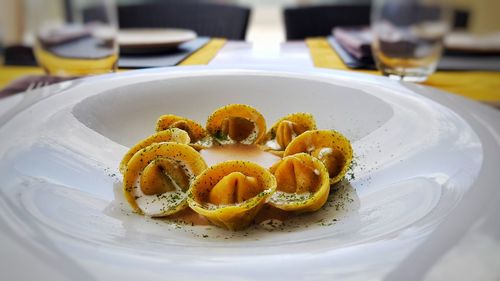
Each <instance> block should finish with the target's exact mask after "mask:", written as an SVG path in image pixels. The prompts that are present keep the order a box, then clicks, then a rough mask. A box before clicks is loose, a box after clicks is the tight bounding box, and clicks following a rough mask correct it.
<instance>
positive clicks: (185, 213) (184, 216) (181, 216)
mask: <svg viewBox="0 0 500 281" xmlns="http://www.w3.org/2000/svg"><path fill="white" fill-rule="evenodd" d="M167 218H168V219H169V220H178V221H182V222H184V223H186V224H191V225H210V222H209V221H208V220H207V219H206V218H205V217H204V216H202V215H200V214H198V213H196V212H195V211H193V210H191V209H190V208H186V209H184V210H182V211H180V212H178V213H175V214H173V215H170V216H168V217H167Z"/></svg>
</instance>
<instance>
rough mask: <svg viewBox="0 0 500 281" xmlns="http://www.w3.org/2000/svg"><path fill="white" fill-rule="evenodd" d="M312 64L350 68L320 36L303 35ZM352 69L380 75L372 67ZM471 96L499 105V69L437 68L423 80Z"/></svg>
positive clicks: (440, 87) (430, 84) (331, 67)
mask: <svg viewBox="0 0 500 281" xmlns="http://www.w3.org/2000/svg"><path fill="white" fill-rule="evenodd" d="M306 44H307V46H308V48H309V51H310V53H311V57H312V60H313V63H314V65H315V66H316V67H322V68H330V69H340V70H350V69H349V68H348V67H347V66H345V64H344V63H343V62H342V60H341V59H340V57H339V56H338V55H337V53H336V52H335V51H334V50H333V49H332V47H331V46H330V44H329V43H328V40H327V39H326V38H324V37H320V38H309V39H306ZM356 72H363V73H370V74H376V75H380V73H379V72H378V71H374V70H360V71H358V70H356ZM424 84H425V85H429V86H433V87H436V88H439V89H442V90H445V91H448V92H451V93H455V94H459V95H462V96H465V97H468V98H471V99H475V100H479V101H482V102H486V103H490V104H493V105H496V106H499V105H500V72H494V71H491V72H490V71H437V72H436V73H434V74H433V75H431V76H430V77H429V79H428V80H427V81H426V82H425V83H424Z"/></svg>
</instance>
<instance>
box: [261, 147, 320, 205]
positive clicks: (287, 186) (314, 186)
mask: <svg viewBox="0 0 500 281" xmlns="http://www.w3.org/2000/svg"><path fill="white" fill-rule="evenodd" d="M269 170H270V171H271V173H272V174H273V175H274V176H275V177H276V184H277V187H276V192H275V193H274V194H273V195H272V196H271V198H270V199H269V204H270V205H272V206H274V207H276V208H278V209H282V210H285V211H293V212H297V213H302V212H313V211H316V210H318V209H320V208H321V207H322V206H323V205H324V204H325V202H326V200H327V199H328V194H329V192H330V179H329V176H328V171H327V169H326V167H325V165H323V163H322V162H321V161H319V160H318V159H316V158H314V157H312V156H310V155H308V154H306V153H298V154H294V155H291V156H287V157H285V158H283V159H282V160H281V161H279V162H278V163H276V164H274V165H273V166H272V167H271V168H270V169H269Z"/></svg>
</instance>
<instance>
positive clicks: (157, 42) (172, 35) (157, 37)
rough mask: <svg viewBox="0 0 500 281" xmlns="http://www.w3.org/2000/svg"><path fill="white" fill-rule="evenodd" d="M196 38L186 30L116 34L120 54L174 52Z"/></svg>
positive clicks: (136, 29) (192, 32)
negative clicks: (181, 45)
mask: <svg viewBox="0 0 500 281" xmlns="http://www.w3.org/2000/svg"><path fill="white" fill-rule="evenodd" d="M196 37H197V34H196V32H194V31H192V30H188V29H178V28H146V29H142V28H131V29H121V30H120V31H119V32H118V44H119V45H120V52H121V53H126V54H143V53H158V52H165V51H171V50H174V49H176V48H177V47H178V46H179V45H180V44H182V43H184V42H187V41H190V40H193V39H196Z"/></svg>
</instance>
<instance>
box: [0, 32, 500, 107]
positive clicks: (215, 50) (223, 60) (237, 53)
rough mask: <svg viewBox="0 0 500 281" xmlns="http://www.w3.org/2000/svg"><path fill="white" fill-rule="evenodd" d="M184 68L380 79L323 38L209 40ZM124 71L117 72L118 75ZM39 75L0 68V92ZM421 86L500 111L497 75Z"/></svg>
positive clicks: (434, 80) (438, 77) (459, 75)
mask: <svg viewBox="0 0 500 281" xmlns="http://www.w3.org/2000/svg"><path fill="white" fill-rule="evenodd" d="M186 65H209V66H226V67H235V68H245V67H259V66H261V67H264V66H284V67H294V68H301V69H312V68H326V69H333V70H343V71H354V72H360V73H366V74H373V75H381V74H380V73H379V72H378V71H375V70H353V69H350V68H349V67H347V66H346V65H345V64H344V63H343V62H342V60H341V58H340V57H339V55H338V54H337V53H336V51H335V50H334V49H333V48H332V47H331V46H330V44H329V43H328V39H327V38H326V37H314V38H307V39H305V40H298V41H286V42H282V43H279V44H271V43H261V42H256V43H252V42H248V41H231V40H226V39H223V38H211V39H210V40H209V41H208V43H207V44H205V45H204V46H203V47H201V48H200V49H198V50H197V51H195V52H194V53H193V54H191V55H190V56H188V57H187V58H185V59H184V60H183V61H181V62H180V63H179V64H178V66H186ZM127 70H128V69H123V68H121V69H119V70H118V71H127ZM41 74H43V70H42V69H41V68H40V67H37V66H0V89H1V88H3V87H5V86H6V85H8V84H9V83H10V82H12V81H14V80H15V79H17V78H19V77H22V76H25V75H41ZM422 84H423V85H426V86H430V87H435V88H438V89H440V90H443V91H445V92H448V93H452V94H454V95H459V96H463V97H465V98H468V99H472V100H476V101H479V102H482V103H485V104H489V105H491V106H494V107H497V108H500V71H456V70H454V71H440V70H438V71H437V72H435V73H434V74H432V75H431V76H430V77H429V78H428V80H427V81H425V82H423V83H422Z"/></svg>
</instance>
